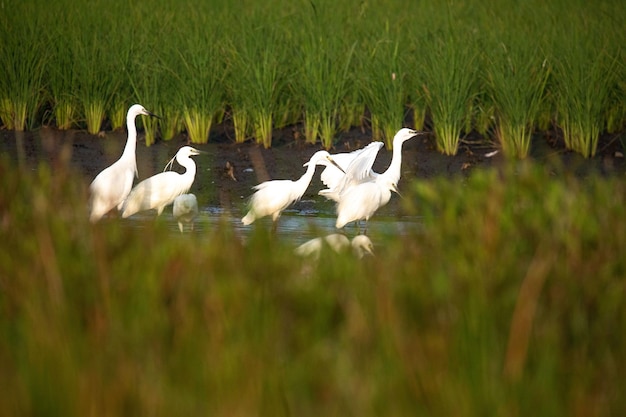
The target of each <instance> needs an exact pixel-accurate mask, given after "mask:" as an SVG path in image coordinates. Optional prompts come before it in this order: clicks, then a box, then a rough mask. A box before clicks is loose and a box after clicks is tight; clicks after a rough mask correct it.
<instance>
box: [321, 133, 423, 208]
mask: <svg viewBox="0 0 626 417" xmlns="http://www.w3.org/2000/svg"><path fill="white" fill-rule="evenodd" d="M418 134H419V132H417V131H415V130H412V129H408V128H402V129H400V130H398V132H397V133H396V134H395V136H394V137H393V154H392V157H391V164H390V165H389V168H387V170H386V171H385V175H387V176H388V177H389V178H390V179H391V181H392V182H393V183H394V184H397V183H398V181H399V180H400V175H401V172H400V171H401V166H402V144H403V143H404V142H406V141H407V140H409V139H411V138H413V137H415V136H416V135H418ZM382 147H383V143H382V142H372V143H370V144H369V145H367V146H366V147H364V148H363V149H359V150H357V151H354V152H350V153H348V154H341V155H345V156H344V157H343V161H344V162H346V161H348V162H349V168H348V166H343V165H342V167H343V168H344V170H345V171H346V172H348V171H350V175H342V174H341V173H340V172H338V171H337V170H336V169H335V170H331V169H330V167H329V168H326V169H325V170H324V172H322V175H324V174H326V176H325V177H323V178H322V177H320V178H321V180H322V182H323V183H324V184H325V185H326V186H327V187H328V188H327V189H325V190H321V191H320V192H319V194H320V195H323V196H325V197H326V198H328V199H330V200H334V201H337V202H338V201H339V194H341V192H342V191H344V190H346V189H348V188H349V187H352V186H356V185H358V184H360V183H364V182H369V181H373V180H375V179H376V177H377V176H378V175H382V174H379V173H377V172H374V170H373V169H372V166H373V165H374V161H375V160H376V156H377V155H378V151H379V150H380V149H381V148H382ZM333 158H334V156H333ZM327 170H328V171H329V172H328V173H327V172H326V171H327Z"/></svg>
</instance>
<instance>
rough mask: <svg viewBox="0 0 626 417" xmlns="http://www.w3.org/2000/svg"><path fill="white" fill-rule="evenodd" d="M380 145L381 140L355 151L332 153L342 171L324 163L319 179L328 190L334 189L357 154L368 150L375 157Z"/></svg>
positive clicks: (381, 144)
mask: <svg viewBox="0 0 626 417" xmlns="http://www.w3.org/2000/svg"><path fill="white" fill-rule="evenodd" d="M382 146H383V143H382V142H372V143H370V144H369V145H367V146H365V147H363V148H361V149H357V150H356V151H352V152H345V153H337V154H332V155H331V157H332V158H333V160H334V161H335V162H336V163H337V165H339V166H340V167H341V168H342V169H343V171H342V170H340V169H338V168H337V167H336V166H335V165H332V164H326V167H325V168H324V169H323V170H322V173H321V174H320V180H321V181H322V184H324V185H325V186H326V187H327V188H328V189H330V190H332V189H334V188H335V187H337V185H338V184H339V182H340V181H341V179H342V178H343V176H344V174H345V171H346V169H348V166H349V165H350V163H351V162H352V161H354V160H355V159H356V158H358V157H359V156H364V153H369V152H374V158H376V155H377V154H378V150H379V149H380V148H381V147H382ZM372 163H373V162H372ZM322 191H324V190H322ZM320 193H321V192H320Z"/></svg>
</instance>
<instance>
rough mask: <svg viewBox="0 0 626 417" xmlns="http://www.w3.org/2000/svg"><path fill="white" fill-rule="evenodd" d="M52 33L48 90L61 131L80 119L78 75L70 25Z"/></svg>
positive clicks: (61, 18)
mask: <svg viewBox="0 0 626 417" xmlns="http://www.w3.org/2000/svg"><path fill="white" fill-rule="evenodd" d="M55 19H59V20H60V21H63V19H64V16H63V15H62V14H57V15H56V16H55ZM56 29H57V30H56V31H55V32H51V39H50V50H51V59H50V62H49V65H48V70H47V74H46V76H47V79H48V88H49V93H50V100H51V106H52V112H53V115H54V120H55V122H56V127H57V128H58V129H61V130H67V129H71V128H72V127H73V126H75V124H76V121H77V117H78V112H79V109H78V99H77V98H76V96H75V93H74V92H75V91H76V89H77V80H76V74H75V73H74V71H73V61H74V59H75V58H74V57H73V55H72V52H73V51H72V49H71V48H70V45H69V37H70V36H71V30H70V25H69V24H67V22H66V24H60V25H59V26H58V27H57V28H56Z"/></svg>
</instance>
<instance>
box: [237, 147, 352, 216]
mask: <svg viewBox="0 0 626 417" xmlns="http://www.w3.org/2000/svg"><path fill="white" fill-rule="evenodd" d="M322 161H325V162H328V163H331V164H334V165H337V164H336V163H335V161H334V160H333V159H332V158H331V156H330V154H329V153H328V152H326V151H318V152H316V153H315V154H313V156H312V157H311V159H310V160H309V162H307V163H305V164H304V166H306V167H307V169H306V172H305V173H304V174H303V175H302V177H300V179H298V180H297V181H292V180H273V181H265V182H263V183H261V184H259V185H257V186H255V187H253V189H254V190H256V192H255V193H254V194H253V195H252V197H250V210H249V211H248V213H247V214H246V215H245V216H244V217H243V218H242V219H241V221H242V223H243V224H244V225H246V226H247V225H249V224H251V223H252V222H254V221H255V220H257V219H260V218H262V217H265V216H272V221H273V227H274V228H276V222H277V221H278V218H279V217H280V215H281V213H282V212H283V211H284V210H285V209H286V208H287V207H289V206H290V205H292V204H293V203H295V202H297V201H299V200H300V198H302V195H303V194H304V192H305V191H306V189H307V188H308V187H309V184H310V183H311V179H313V174H314V173H315V167H316V166H317V165H321V164H322V163H323V162H322ZM337 166H338V165H337ZM339 169H341V168H340V167H339Z"/></svg>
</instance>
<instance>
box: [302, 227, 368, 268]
mask: <svg viewBox="0 0 626 417" xmlns="http://www.w3.org/2000/svg"><path fill="white" fill-rule="evenodd" d="M350 246H351V247H352V253H353V254H354V256H356V257H357V258H358V259H361V258H363V257H364V256H365V255H367V254H369V255H374V245H373V244H372V241H371V240H370V238H369V237H367V236H365V235H357V236H355V237H354V238H353V239H352V241H350V240H349V239H348V238H347V237H346V236H345V235H343V234H340V233H333V234H330V235H327V236H324V237H316V238H314V239H311V240H309V241H306V242H304V243H303V244H301V245H300V246H298V247H297V248H296V249H295V251H294V252H295V254H296V255H298V256H302V257H306V258H311V259H313V260H315V261H317V260H318V259H319V257H320V254H321V253H322V250H323V249H324V247H328V248H330V249H331V250H333V251H334V252H336V253H343V252H345V251H346V250H347V249H348V247H350Z"/></svg>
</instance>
